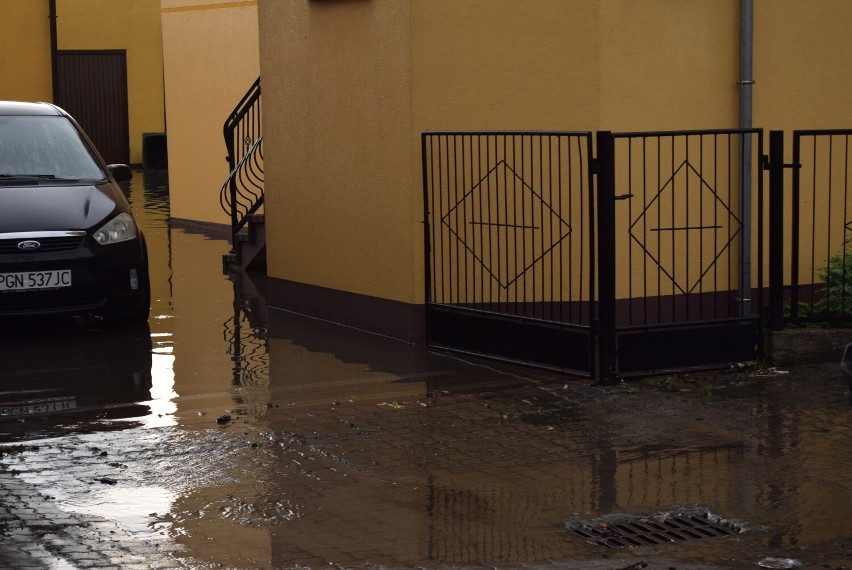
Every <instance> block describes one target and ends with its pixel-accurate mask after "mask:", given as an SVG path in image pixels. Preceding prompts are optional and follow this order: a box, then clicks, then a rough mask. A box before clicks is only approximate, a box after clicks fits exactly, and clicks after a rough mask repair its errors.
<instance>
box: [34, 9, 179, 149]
mask: <svg viewBox="0 0 852 570" xmlns="http://www.w3.org/2000/svg"><path fill="white" fill-rule="evenodd" d="M44 4H46V2H45V3H44ZM56 13H57V14H58V18H57V34H58V47H59V49H60V50H107V49H123V50H126V53H127V97H128V101H127V103H128V110H129V113H128V114H129V122H130V124H129V133H130V162H131V163H133V164H141V163H142V134H143V133H147V132H164V131H165V130H166V129H165V111H164V101H163V51H162V38H161V33H160V2H159V0H57V2H56ZM47 49H48V53H49V49H50V41H49V38H48V40H47ZM49 69H50V63H49V56H48V73H49Z"/></svg>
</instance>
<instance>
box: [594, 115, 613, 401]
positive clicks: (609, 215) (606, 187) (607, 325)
mask: <svg viewBox="0 0 852 570" xmlns="http://www.w3.org/2000/svg"><path fill="white" fill-rule="evenodd" d="M597 150H598V157H597V165H598V172H597V174H598V326H599V333H598V358H599V361H600V365H599V367H598V370H599V374H600V382H601V383H602V384H614V383H616V382H617V377H616V337H615V142H614V139H613V137H612V133H611V132H610V131H599V132H598V133H597Z"/></svg>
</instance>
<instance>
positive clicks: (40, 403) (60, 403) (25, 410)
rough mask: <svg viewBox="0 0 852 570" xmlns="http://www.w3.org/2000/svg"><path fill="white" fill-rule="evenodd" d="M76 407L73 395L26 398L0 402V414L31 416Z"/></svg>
mask: <svg viewBox="0 0 852 570" xmlns="http://www.w3.org/2000/svg"><path fill="white" fill-rule="evenodd" d="M76 407H77V400H76V399H75V398H73V397H66V398H44V399H39V400H27V401H24V402H9V403H5V404H0V416H12V417H15V416H31V415H34V414H49V413H51V412H64V411H66V410H73V409H74V408H76Z"/></svg>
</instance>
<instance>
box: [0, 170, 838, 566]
mask: <svg viewBox="0 0 852 570" xmlns="http://www.w3.org/2000/svg"><path fill="white" fill-rule="evenodd" d="M167 188H168V186H167V181H166V180H165V178H164V177H163V175H162V174H158V173H146V174H145V175H143V176H140V175H138V173H137V176H136V177H135V178H134V181H133V182H132V184H131V186H130V188H129V191H128V194H129V196H130V199H131V201H132V203H133V204H134V206H135V207H136V208H137V212H139V211H140V207H141V213H140V215H139V219H140V223H141V224H142V225H143V230H144V231H145V234H146V237H147V241H148V245H149V249H150V258H151V282H152V294H153V295H152V312H151V318H150V320H149V325H148V328H147V329H144V330H142V331H141V332H140V331H135V332H129V333H127V335H126V336H122V335H116V334H114V333H111V332H110V333H107V332H105V331H103V330H100V329H99V328H98V327H97V326H93V325H91V323H90V324H85V323H82V324H81V323H73V324H68V325H64V329H63V328H60V330H54V332H52V333H51V334H49V335H44V334H43V332H44V329H43V328H42V329H35V330H34V331H33V334H32V335H30V336H20V337H16V338H15V339H13V341H14V342H12V340H8V342H5V343H3V344H2V345H0V351H4V352H2V358H3V363H4V366H3V368H2V371H0V377H3V378H4V382H5V383H4V384H3V388H2V390H3V391H4V392H9V391H15V390H17V391H19V392H20V391H25V390H30V391H34V392H30V393H29V394H27V395H26V396H21V397H20V398H18V401H21V402H25V401H30V402H31V403H30V404H21V406H23V407H19V408H18V409H16V410H17V412H18V413H17V415H16V416H15V417H11V413H10V414H7V416H4V417H3V419H2V426H0V432H2V433H3V434H4V435H3V436H0V437H2V440H3V441H5V442H6V443H4V444H3V445H9V444H12V445H14V444H15V443H16V442H19V443H23V442H26V444H27V445H28V446H34V447H32V448H29V447H28V448H27V449H26V450H22V451H21V452H20V453H6V454H0V467H2V468H5V469H8V470H14V471H15V472H16V473H18V474H19V475H18V476H19V477H20V478H21V479H22V480H23V481H25V482H27V483H30V484H32V485H34V486H35V487H36V488H37V489H38V490H39V491H40V492H41V493H43V494H45V495H48V496H51V497H54V500H55V501H56V503H57V504H58V505H59V506H61V508H63V509H66V510H70V511H74V512H80V513H86V514H92V515H97V516H101V517H106V518H109V519H112V520H115V521H117V522H118V523H119V524H120V525H121V526H122V527H124V528H125V529H127V530H128V531H129V532H131V533H133V534H136V535H139V536H143V537H155V538H157V540H159V541H170V542H172V543H174V544H176V545H179V546H180V547H182V548H183V549H185V551H186V552H187V553H188V554H187V555H188V556H192V557H193V558H194V559H196V560H199V561H201V562H202V563H205V564H209V565H220V566H225V567H229V568H277V567H292V566H295V565H298V566H301V567H315V566H317V567H318V566H328V565H329V564H337V565H339V566H343V567H347V566H362V565H366V566H368V567H409V566H430V565H431V566H451V567H452V566H477V565H489V566H498V565H506V566H512V567H515V566H518V565H535V564H551V563H553V562H554V561H563V562H564V564H562V565H564V566H565V567H572V565H573V567H628V566H629V564H632V563H636V562H637V561H638V560H645V559H647V560H657V561H658V562H661V563H663V562H665V563H667V564H668V565H669V566H676V567H678V568H686V567H688V566H687V564H696V565H700V564H704V565H705V566H703V567H706V565H708V564H709V565H715V566H717V567H722V568H738V567H750V568H751V567H755V564H756V563H757V561H758V560H761V559H765V558H771V557H776V558H780V559H784V558H787V557H790V558H795V559H802V560H806V561H807V562H808V564H809V565H810V564H814V565H817V564H828V565H831V566H832V567H837V566H842V565H844V564H845V565H847V566H848V565H849V564H850V562H852V561H850V560H849V552H850V549H852V546H850V545H852V530H850V529H849V528H847V526H848V525H842V524H837V521H845V520H849V519H850V517H852V506H850V505H852V488H850V486H849V484H848V481H847V479H848V477H847V476H846V473H848V471H849V469H850V467H852V446H850V445H849V442H850V441H852V417H851V415H850V414H852V411H850V408H849V406H848V404H847V403H846V401H845V400H844V399H843V395H842V389H840V387H841V383H842V382H845V380H842V379H841V378H840V376H832V375H831V374H832V373H831V372H830V370H829V369H826V370H829V372H826V371H823V370H817V369H815V370H813V371H805V374H806V376H805V377H801V376H799V377H794V376H795V374H790V375H788V376H790V378H784V379H781V380H778V379H773V380H772V381H771V382H770V381H767V380H765V379H764V380H753V379H752V380H748V379H744V381H743V382H742V383H741V385H731V386H720V387H718V388H715V387H714V388H713V389H712V390H711V389H710V388H708V387H707V386H704V385H702V390H701V391H700V393H699V391H697V390H696V391H693V392H683V393H677V394H669V393H664V392H663V391H661V390H655V389H653V388H652V387H649V386H644V387H643V386H641V385H637V386H639V387H638V388H637V389H636V390H633V391H632V392H630V393H629V392H628V391H621V392H613V391H611V390H610V391H608V390H605V389H603V388H601V387H598V386H594V385H591V384H589V383H587V382H582V381H575V380H568V381H566V379H565V378H564V377H559V376H557V375H553V374H550V373H545V372H540V371H528V370H524V369H519V368H516V367H506V366H503V365H495V364H491V363H477V362H468V361H467V360H466V359H463V358H459V357H454V356H451V355H446V354H437V353H428V352H426V351H424V350H423V349H422V348H420V347H416V346H411V345H409V344H407V343H402V342H397V341H395V340H391V339H387V338H384V337H377V336H372V335H365V334H363V333H360V332H358V331H354V330H352V329H347V328H343V327H335V326H333V325H330V324H328V323H324V322H322V321H317V320H313V319H309V318H306V317H301V316H298V315H293V314H290V313H286V312H283V311H280V310H274V309H269V308H267V307H266V306H265V303H264V301H263V297H262V291H263V283H262V281H257V282H256V281H253V280H251V279H245V277H246V276H238V278H235V279H234V280H229V279H228V278H227V277H226V276H224V275H222V274H221V256H222V254H223V253H225V252H226V251H227V250H228V244H227V243H226V242H225V241H223V240H221V239H215V238H212V237H210V236H206V235H203V234H200V233H193V232H191V231H187V230H184V229H178V228H170V227H169V225H168V223H167V220H168V195H167ZM249 277H251V276H249ZM8 363H15V365H14V366H12V365H11V364H8ZM835 372H836V371H835ZM838 374H839V373H838ZM729 384H731V383H729ZM803 386H806V389H805V388H803ZM4 397H5V396H4ZM51 398H54V399H55V400H52V401H54V402H59V401H64V402H66V403H67V402H70V401H71V399H73V402H74V407H73V408H70V407H69V408H68V409H58V407H61V406H58V404H57V409H56V410H53V411H52V412H51V413H47V414H41V415H40V416H39V417H38V418H36V416H37V415H38V414H36V413H35V412H36V411H39V410H41V411H44V410H43V409H36V408H26V406H37V405H40V404H45V402H46V401H47V400H49V399H51ZM56 398H58V399H56ZM34 400H42V401H41V402H33V401H34ZM27 410H32V412H31V413H25V412H27ZM54 412H55V413H54ZM22 416H26V417H22ZM226 417H227V418H228V419H227V420H225V419H222V418H226ZM19 420H23V421H19ZM217 420H220V421H217ZM0 449H3V448H2V447H0ZM681 505H682V506H684V507H687V508H688V507H693V506H697V505H706V506H707V508H709V509H712V511H713V512H714V513H719V514H720V515H721V516H724V517H726V518H730V519H734V520H743V521H749V524H750V525H753V527H750V530H749V532H745V533H740V534H737V535H735V536H731V537H725V538H719V539H714V540H712V541H703V542H706V543H707V544H691V545H669V546H666V545H663V546H655V547H653V548H654V549H652V550H648V549H647V548H644V549H643V548H639V549H625V550H627V552H611V553H607V554H606V555H602V554H601V549H600V546H598V545H595V544H587V543H585V542H584V541H582V540H579V541H578V540H576V537H574V536H572V533H571V530H570V529H567V528H565V526H564V522H565V521H566V520H584V521H590V520H592V521H593V520H599V519H600V518H601V517H606V516H608V515H611V514H613V513H627V512H630V513H654V512H662V511H669V510H671V509H673V508H676V506H681ZM825 513H831V516H826V514H825ZM720 544H721V546H720ZM565 561H567V562H565ZM579 561H586V563H585V564H584V563H581V562H579ZM662 567H667V566H662ZM696 567H699V566H696Z"/></svg>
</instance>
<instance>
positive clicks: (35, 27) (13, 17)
mask: <svg viewBox="0 0 852 570" xmlns="http://www.w3.org/2000/svg"><path fill="white" fill-rule="evenodd" d="M0 14H3V19H4V21H5V22H6V25H5V26H4V28H5V30H4V31H3V34H2V37H0V99H3V100H11V101H50V100H51V99H52V98H53V87H52V80H51V73H50V19H49V18H48V14H49V10H48V4H47V2H21V1H20V0H0Z"/></svg>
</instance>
